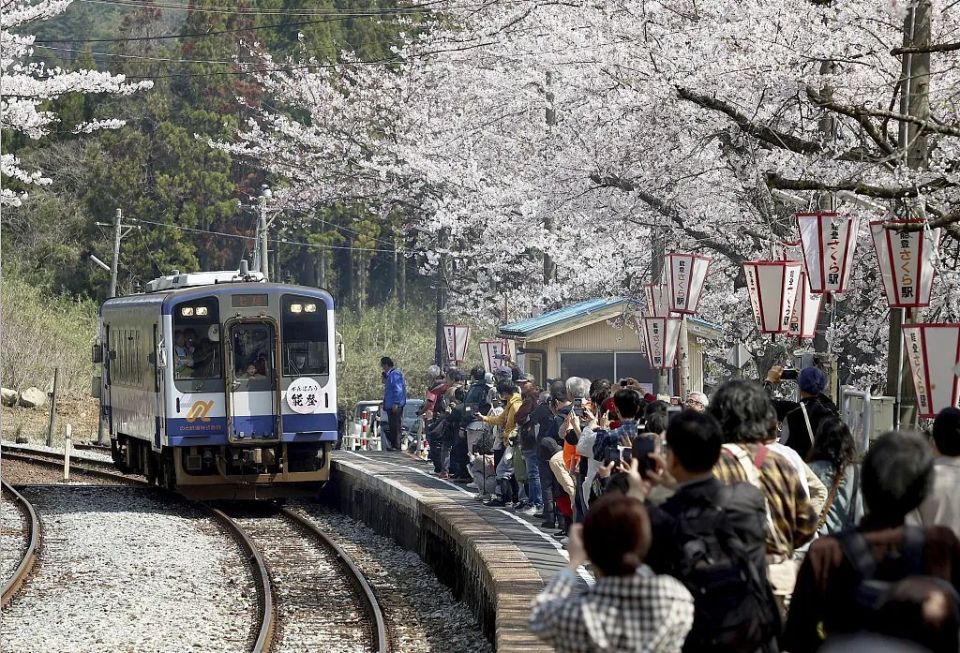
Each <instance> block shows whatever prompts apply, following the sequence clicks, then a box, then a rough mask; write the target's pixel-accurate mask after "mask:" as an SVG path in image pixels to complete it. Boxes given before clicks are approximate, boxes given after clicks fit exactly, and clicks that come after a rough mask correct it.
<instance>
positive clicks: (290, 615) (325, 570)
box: [3, 444, 389, 653]
mask: <svg viewBox="0 0 960 653" xmlns="http://www.w3.org/2000/svg"><path fill="white" fill-rule="evenodd" d="M3 456H4V457H6V458H9V459H13V460H20V461H23V462H26V463H29V464H33V465H39V466H43V467H49V468H57V469H62V468H63V455H62V454H58V453H55V452H46V451H43V452H40V451H35V450H27V449H24V448H18V447H15V446H8V445H7V444H4V446H3ZM71 473H77V474H85V475H88V476H92V477H98V478H103V479H108V480H112V481H116V482H118V483H123V484H132V485H140V486H146V485H148V484H147V482H146V480H144V479H143V477H139V476H133V475H125V474H121V473H120V472H118V471H116V470H115V469H112V466H111V465H110V464H109V463H106V462H100V461H92V460H87V459H79V460H78V459H72V460H71ZM5 485H6V484H5ZM5 491H6V488H5ZM11 491H14V490H13V489H12V488H11ZM157 491H158V492H162V490H159V489H157ZM197 505H198V507H200V508H201V509H203V510H205V511H207V512H208V513H209V514H210V515H211V516H213V518H214V519H215V520H216V521H218V522H219V523H220V524H221V526H222V527H223V529H224V530H225V531H226V532H227V533H228V534H229V535H230V536H231V537H232V539H233V540H234V541H235V542H236V543H237V545H238V547H239V549H240V551H241V554H242V556H243V558H244V560H245V561H246V562H247V565H248V567H249V571H250V573H251V575H252V577H253V580H254V585H255V586H256V591H257V620H256V623H255V625H254V627H253V629H252V631H253V632H252V633H251V636H250V641H251V642H252V643H251V646H250V650H251V651H252V653H282V652H283V651H292V650H304V649H309V648H315V649H317V650H343V651H348V650H351V648H353V649H355V650H357V651H369V650H376V651H378V653H386V652H387V651H388V650H389V646H388V643H387V629H386V624H385V621H384V617H383V612H382V610H381V609H380V606H379V604H378V602H377V599H376V596H375V595H374V592H373V589H372V587H371V586H370V584H369V583H368V582H367V580H366V579H365V578H364V576H363V574H362V573H361V572H360V571H359V569H358V568H357V566H356V565H355V564H354V563H353V561H352V560H351V558H350V556H349V555H348V554H346V553H345V552H344V551H343V550H342V549H341V548H340V547H339V546H337V544H336V543H334V542H333V541H332V540H331V539H330V538H328V537H327V536H326V534H325V533H323V532H322V531H321V530H320V529H319V528H318V527H317V526H316V525H315V524H313V523H312V522H311V521H309V520H308V519H306V518H304V517H301V516H300V515H299V514H297V513H295V512H293V511H290V510H286V509H284V510H281V511H277V510H276V509H275V508H273V507H272V506H269V507H264V506H257V507H255V508H253V509H243V512H240V511H239V510H237V511H232V512H233V514H228V512H226V511H224V510H220V509H218V508H215V507H213V506H209V505H206V504H203V503H200V504H197ZM240 515H242V516H240ZM36 532H37V533H39V529H37V531H36ZM35 550H36V549H34V551H35ZM35 559H36V553H34V558H33V560H35ZM33 560H32V561H31V564H32V562H33ZM26 573H29V572H25V574H24V575H23V576H21V577H20V579H21V580H20V581H19V582H22V578H24V577H25V575H26ZM13 592H14V590H11V596H12V595H13ZM6 601H7V591H6V589H5V590H4V604H6Z"/></svg>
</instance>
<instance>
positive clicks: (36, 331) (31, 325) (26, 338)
mask: <svg viewBox="0 0 960 653" xmlns="http://www.w3.org/2000/svg"><path fill="white" fill-rule="evenodd" d="M0 310H2V313H3V345H2V350H0V356H2V358H3V370H2V375H0V378H2V383H3V386H4V387H7V388H13V389H15V390H22V389H23V388H26V387H29V386H37V387H38V388H41V389H46V390H49V389H51V388H52V386H53V370H54V368H55V367H59V368H60V388H59V389H60V391H62V392H64V393H66V394H72V395H77V396H79V395H89V390H90V379H91V377H92V374H93V365H92V363H91V362H90V346H91V345H92V344H93V342H94V340H95V338H96V335H97V306H96V304H95V303H94V302H92V301H90V300H75V299H73V298H71V297H64V296H56V295H51V294H49V293H48V292H45V291H41V290H38V289H37V287H36V286H34V285H32V284H30V283H27V282H26V281H24V280H23V279H22V278H21V277H20V276H18V275H17V274H16V273H15V272H14V273H11V272H10V271H9V270H8V271H7V274H5V275H4V277H3V283H2V285H0Z"/></svg>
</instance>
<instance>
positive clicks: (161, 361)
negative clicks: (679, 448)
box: [150, 324, 167, 452]
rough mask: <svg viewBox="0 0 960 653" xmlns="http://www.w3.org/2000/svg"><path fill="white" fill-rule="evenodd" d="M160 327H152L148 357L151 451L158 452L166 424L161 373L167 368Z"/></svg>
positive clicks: (163, 384) (161, 444) (155, 325)
mask: <svg viewBox="0 0 960 653" xmlns="http://www.w3.org/2000/svg"><path fill="white" fill-rule="evenodd" d="M159 330H160V326H159V325H157V324H154V325H153V355H152V356H151V357H150V358H151V360H152V361H153V391H154V392H155V393H156V396H155V397H154V404H155V408H154V414H153V420H154V426H153V428H154V431H153V450H154V451H155V452H159V451H160V450H161V449H162V446H163V427H164V424H166V419H165V418H166V414H165V409H164V396H165V392H164V388H165V383H164V379H163V371H164V369H166V367H167V352H166V351H165V348H164V341H163V338H162V337H161V336H160V333H159Z"/></svg>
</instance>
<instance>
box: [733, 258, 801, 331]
mask: <svg viewBox="0 0 960 653" xmlns="http://www.w3.org/2000/svg"><path fill="white" fill-rule="evenodd" d="M802 268H803V265H802V264H801V263H800V262H799V261H744V263H743V271H744V273H745V274H746V277H747V292H748V293H749V295H750V305H751V306H752V307H753V317H754V319H755V320H756V322H757V330H758V331H760V333H786V332H788V331H789V329H790V318H791V316H792V315H793V305H794V303H795V302H796V299H797V288H799V287H800V273H801V272H802Z"/></svg>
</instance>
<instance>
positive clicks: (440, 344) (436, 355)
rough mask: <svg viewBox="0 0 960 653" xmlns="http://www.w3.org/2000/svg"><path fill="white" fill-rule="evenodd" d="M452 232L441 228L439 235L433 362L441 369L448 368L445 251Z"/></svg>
mask: <svg viewBox="0 0 960 653" xmlns="http://www.w3.org/2000/svg"><path fill="white" fill-rule="evenodd" d="M449 234H450V230H449V229H448V228H447V227H441V228H440V231H439V232H438V233H437V249H438V250H439V251H440V261H439V262H438V263H437V279H436V283H437V330H436V335H435V342H434V350H433V362H434V363H435V364H437V365H438V366H440V368H441V369H446V368H447V364H446V363H447V361H446V357H445V356H444V354H443V352H444V345H445V339H444V335H443V325H444V314H445V313H446V310H447V254H446V252H444V250H445V249H446V247H447V238H448V237H449Z"/></svg>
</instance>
